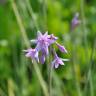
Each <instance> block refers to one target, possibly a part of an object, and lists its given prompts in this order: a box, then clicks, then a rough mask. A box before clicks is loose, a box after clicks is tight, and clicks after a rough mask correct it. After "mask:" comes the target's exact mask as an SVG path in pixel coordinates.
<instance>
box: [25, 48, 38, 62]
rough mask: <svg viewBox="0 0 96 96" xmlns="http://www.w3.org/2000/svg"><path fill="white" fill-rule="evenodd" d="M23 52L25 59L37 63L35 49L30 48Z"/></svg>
mask: <svg viewBox="0 0 96 96" xmlns="http://www.w3.org/2000/svg"><path fill="white" fill-rule="evenodd" d="M24 52H25V53H26V54H25V56H26V57H29V58H32V59H36V60H37V61H38V60H39V59H38V52H37V51H36V50H35V49H32V48H30V49H27V50H24Z"/></svg>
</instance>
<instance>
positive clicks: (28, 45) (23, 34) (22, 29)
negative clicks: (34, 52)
mask: <svg viewBox="0 0 96 96" xmlns="http://www.w3.org/2000/svg"><path fill="white" fill-rule="evenodd" d="M10 2H11V4H12V8H13V11H14V14H15V16H16V19H17V23H18V25H19V28H20V32H21V35H22V37H23V40H24V43H25V45H26V46H27V47H28V48H29V47H30V43H29V42H28V37H27V35H26V31H25V28H24V25H23V22H22V20H21V17H20V14H19V12H18V9H17V6H16V4H15V2H14V0H10Z"/></svg>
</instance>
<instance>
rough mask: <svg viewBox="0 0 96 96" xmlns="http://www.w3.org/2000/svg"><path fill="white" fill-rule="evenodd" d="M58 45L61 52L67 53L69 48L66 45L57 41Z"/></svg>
mask: <svg viewBox="0 0 96 96" xmlns="http://www.w3.org/2000/svg"><path fill="white" fill-rule="evenodd" d="M56 45H57V47H58V48H59V50H60V51H61V52H64V53H67V50H66V49H65V47H64V46H62V45H60V44H59V43H57V42H56Z"/></svg>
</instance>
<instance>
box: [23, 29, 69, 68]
mask: <svg viewBox="0 0 96 96" xmlns="http://www.w3.org/2000/svg"><path fill="white" fill-rule="evenodd" d="M57 39H58V37H55V36H54V35H53V34H51V35H48V32H46V33H45V34H42V33H41V32H40V31H38V35H37V39H36V40H31V41H34V42H35V43H36V47H35V48H34V49H33V48H30V49H27V50H24V51H25V53H26V54H25V56H26V57H30V58H31V59H32V60H33V59H35V60H36V61H37V62H40V63H42V64H44V62H45V59H46V57H47V56H49V47H50V46H51V45H52V44H56V46H57V47H58V48H59V50H60V51H61V52H63V53H67V50H66V49H65V47H64V46H62V45H60V44H59V43H57V42H56V41H57ZM52 51H53V54H54V56H53V57H54V60H53V61H52V67H55V68H58V67H59V65H64V63H63V61H68V60H67V59H62V58H59V57H58V55H57V54H56V52H55V50H53V48H52Z"/></svg>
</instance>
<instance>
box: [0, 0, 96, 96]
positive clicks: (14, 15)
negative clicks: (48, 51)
mask: <svg viewBox="0 0 96 96" xmlns="http://www.w3.org/2000/svg"><path fill="white" fill-rule="evenodd" d="M77 12H78V13H79V15H80V16H79V20H80V22H81V23H80V24H79V25H78V26H76V28H75V29H74V30H71V22H72V19H73V17H74V15H75V13H77ZM38 30H40V31H41V32H42V33H44V32H46V31H48V33H49V34H54V35H55V36H57V37H58V38H59V39H58V42H59V43H61V44H62V45H64V46H65V48H66V49H67V51H68V53H67V54H61V52H60V51H59V50H58V48H57V47H56V51H57V53H58V55H59V56H60V57H62V58H68V59H70V61H68V62H64V63H65V66H59V68H57V69H52V70H50V66H49V67H48V65H49V64H50V62H49V60H50V59H52V58H51V57H50V58H47V60H46V62H45V64H37V63H36V62H35V61H34V62H33V63H32V62H31V59H28V58H26V57H25V54H24V53H23V51H22V50H24V49H27V48H29V47H30V46H31V47H34V45H32V44H31V43H30V41H29V40H31V39H35V38H36V37H37V31H38ZM50 71H51V76H50ZM95 82H96V0H0V96H96V84H95Z"/></svg>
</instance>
